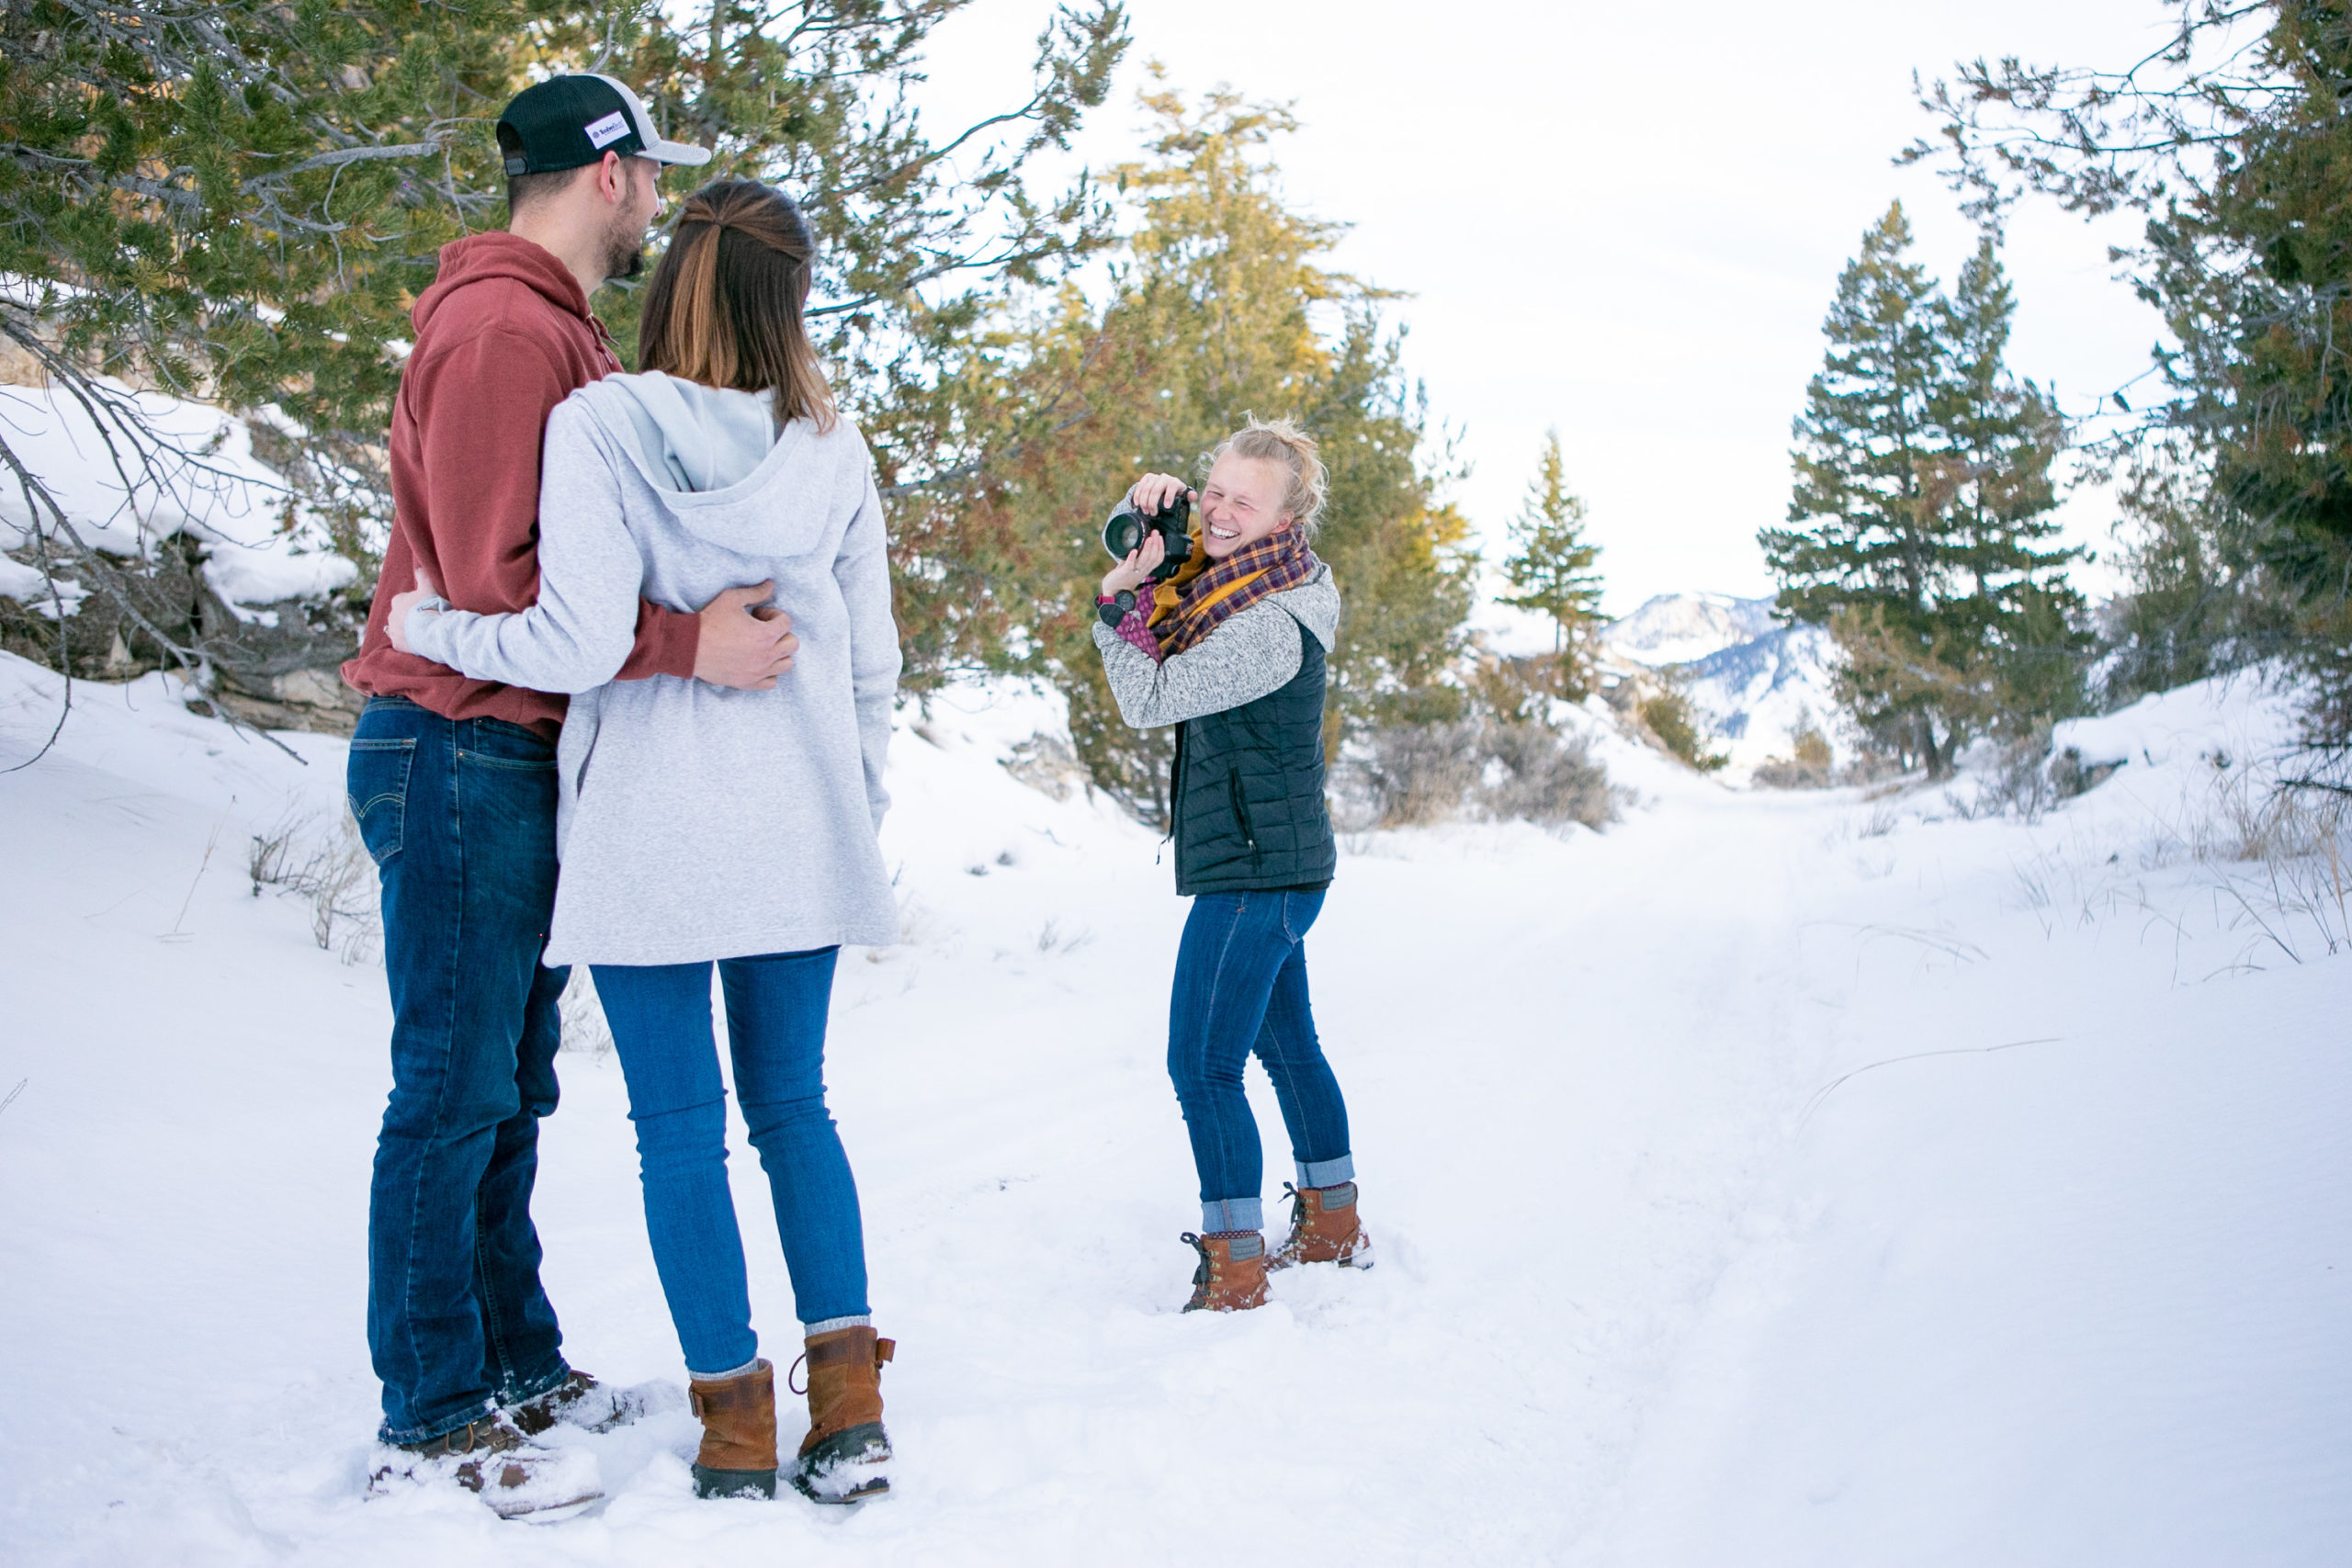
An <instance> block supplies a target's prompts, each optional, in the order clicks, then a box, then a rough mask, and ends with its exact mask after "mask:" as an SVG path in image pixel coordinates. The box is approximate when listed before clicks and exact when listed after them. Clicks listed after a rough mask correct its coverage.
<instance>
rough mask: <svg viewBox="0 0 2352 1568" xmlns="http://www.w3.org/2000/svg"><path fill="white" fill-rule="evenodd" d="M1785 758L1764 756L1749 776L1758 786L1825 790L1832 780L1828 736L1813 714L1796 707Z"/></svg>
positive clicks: (1833, 765) (1832, 754) (1832, 758)
mask: <svg viewBox="0 0 2352 1568" xmlns="http://www.w3.org/2000/svg"><path fill="white" fill-rule="evenodd" d="M1789 741H1790V746H1789V750H1790V751H1791V752H1792V753H1793V754H1792V756H1789V757H1767V758H1766V759H1765V760H1764V761H1761V762H1758V764H1757V765H1756V772H1755V773H1753V774H1752V775H1750V776H1751V779H1752V781H1753V782H1754V783H1755V784H1756V785H1757V787H1758V788H1759V789H1826V788H1828V787H1829V786H1830V785H1831V784H1834V783H1836V782H1837V781H1836V777H1835V773H1836V764H1837V761H1838V758H1837V753H1836V752H1835V751H1833V750H1830V746H1829V737H1827V736H1826V735H1824V734H1822V733H1821V727H1820V726H1818V725H1816V724H1815V723H1814V722H1813V716H1812V715H1811V714H1809V713H1805V712H1804V711H1803V710H1802V709H1800V710H1799V712H1798V716H1797V725H1796V728H1795V729H1793V730H1792V731H1791V732H1790V734H1789Z"/></svg>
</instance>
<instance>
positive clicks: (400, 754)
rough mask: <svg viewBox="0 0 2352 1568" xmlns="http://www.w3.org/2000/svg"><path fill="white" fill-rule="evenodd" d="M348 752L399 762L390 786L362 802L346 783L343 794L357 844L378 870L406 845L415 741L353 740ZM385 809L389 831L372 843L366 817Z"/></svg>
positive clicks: (414, 759) (376, 837)
mask: <svg viewBox="0 0 2352 1568" xmlns="http://www.w3.org/2000/svg"><path fill="white" fill-rule="evenodd" d="M351 749H352V750H354V751H356V752H360V753H363V754H367V755H372V756H379V757H384V758H387V759H390V758H397V759H398V761H397V763H396V764H395V766H396V768H397V771H398V778H397V781H396V782H395V783H394V784H393V787H391V788H390V789H379V790H378V791H376V792H375V793H374V794H373V795H369V796H368V798H367V799H366V800H361V799H360V798H359V797H358V796H357V795H354V794H353V793H352V792H351V789H350V787H349V784H347V783H346V784H345V789H344V794H343V799H344V805H345V807H346V808H347V809H348V810H349V811H350V813H351V819H352V821H353V823H354V824H355V825H356V826H357V828H358V829H359V841H360V843H361V844H362V845H363V846H364V847H365V848H366V849H367V851H368V859H370V860H372V861H374V862H375V863H376V864H377V865H378V867H379V868H380V867H383V866H386V865H389V864H390V863H391V861H392V858H393V857H394V856H395V855H398V854H399V853H400V852H401V850H402V849H404V848H405V847H406V846H407V842H408V788H409V774H410V773H411V771H412V769H413V766H414V764H415V761H416V741H415V740H414V739H397V740H354V741H352V743H351ZM384 810H389V811H390V813H391V819H390V820H391V826H390V830H389V831H384V832H379V833H378V834H377V835H375V839H374V840H373V841H371V840H370V837H369V834H368V818H370V817H371V816H374V815H375V814H376V813H378V812H379V811H384Z"/></svg>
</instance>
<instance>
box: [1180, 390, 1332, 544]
mask: <svg viewBox="0 0 2352 1568" xmlns="http://www.w3.org/2000/svg"><path fill="white" fill-rule="evenodd" d="M1241 417H1242V419H1243V421H1244V422H1245V423H1243V424H1242V426H1241V428H1240V429H1238V430H1237V431H1235V432H1234V433H1233V434H1230V435H1228V436H1227V437H1226V438H1225V439H1224V440H1222V441H1220V442H1218V443H1217V444H1216V448H1215V449H1214V450H1213V451H1211V452H1210V453H1209V455H1208V458H1207V460H1206V462H1204V464H1203V466H1202V467H1203V470H1204V472H1205V471H1206V470H1207V469H1208V468H1215V467H1216V460H1217V459H1218V458H1219V457H1224V456H1225V455H1226V454H1227V453H1228V452H1229V453H1231V454H1232V455H1233V456H1235V457H1257V458H1261V459H1263V460H1265V461H1267V462H1273V463H1280V464H1281V465H1282V466H1283V468H1287V469H1288V470H1289V471H1290V488H1289V489H1288V490H1287V491H1284V492H1283V511H1284V512H1285V513H1289V514H1290V518H1291V521H1292V522H1294V523H1295V524H1296V525H1298V527H1299V529H1300V530H1301V531H1302V532H1304V533H1305V534H1306V536H1307V537H1308V538H1310V539H1311V538H1313V537H1314V536H1315V531H1316V529H1317V527H1318V526H1320V525H1321V523H1322V519H1323V502H1325V500H1326V499H1328V498H1329V495H1330V491H1331V475H1330V471H1329V469H1327V468H1324V467H1323V459H1322V458H1320V457H1317V456H1316V455H1315V437H1313V436H1312V435H1309V434H1306V431H1304V430H1301V429H1300V428H1299V427H1298V424H1297V423H1296V422H1295V421H1293V420H1287V419H1260V418H1259V417H1258V416H1257V415H1256V414H1254V413H1245V414H1243V415H1242V416H1241Z"/></svg>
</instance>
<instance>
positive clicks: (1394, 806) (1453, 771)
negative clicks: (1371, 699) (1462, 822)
mask: <svg viewBox="0 0 2352 1568" xmlns="http://www.w3.org/2000/svg"><path fill="white" fill-rule="evenodd" d="M1480 728H1482V726H1480V725H1479V724H1478V723H1477V721H1476V720H1474V719H1465V720H1464V721H1463V722H1461V723H1459V724H1392V725H1389V726H1387V727H1385V728H1381V729H1375V730H1374V731H1373V732H1372V734H1371V735H1370V736H1368V737H1366V738H1365V739H1364V740H1363V743H1362V746H1361V749H1360V753H1359V755H1358V756H1357V757H1356V758H1355V760H1354V765H1353V767H1352V768H1351V770H1350V773H1351V775H1352V778H1351V782H1352V783H1353V784H1355V785H1356V786H1357V793H1359V794H1361V795H1363V797H1364V799H1365V802H1366V804H1367V805H1368V807H1369V808H1370V811H1369V815H1370V818H1371V823H1370V825H1373V826H1377V827H1382V828H1409V827H1415V826H1419V825H1420V824H1422V823H1428V822H1442V821H1444V820H1445V819H1446V818H1450V817H1453V815H1455V814H1456V813H1457V812H1459V811H1460V810H1461V809H1462V798H1463V796H1464V795H1466V794H1467V793H1469V790H1470V786H1471V785H1473V784H1476V783H1477V782H1478V773H1479V758H1478V732H1479V730H1480Z"/></svg>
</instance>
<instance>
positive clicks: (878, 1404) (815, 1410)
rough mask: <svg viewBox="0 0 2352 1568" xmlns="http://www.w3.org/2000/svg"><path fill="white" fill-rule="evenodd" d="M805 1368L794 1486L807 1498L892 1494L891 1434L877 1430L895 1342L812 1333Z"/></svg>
mask: <svg viewBox="0 0 2352 1568" xmlns="http://www.w3.org/2000/svg"><path fill="white" fill-rule="evenodd" d="M808 1346H809V1348H808V1351H807V1352H806V1353H805V1354H804V1355H803V1356H802V1358H801V1359H803V1360H805V1361H806V1362H808V1364H809V1388H808V1393H809V1435H808V1436H807V1437H805V1438H801V1439H800V1457H799V1459H798V1460H797V1461H795V1462H794V1465H793V1470H792V1483H793V1484H794V1485H795V1486H797V1487H798V1488H800V1490H801V1492H802V1493H803V1494H805V1495H807V1496H808V1497H809V1500H810V1501H812V1502H818V1503H855V1502H858V1501H860V1500H862V1499H864V1498H867V1497H874V1496H878V1495H881V1494H882V1493H885V1492H888V1490H890V1476H889V1472H888V1469H887V1467H888V1464H889V1462H890V1435H889V1434H888V1432H885V1431H884V1430H883V1429H882V1363H883V1362H885V1361H887V1360H888V1359H890V1358H891V1356H892V1355H893V1354H894V1353H895V1352H896V1351H897V1349H898V1344H897V1342H896V1341H894V1340H889V1339H883V1338H879V1337H876V1335H875V1332H874V1330H873V1329H871V1328H867V1327H863V1326H861V1327H856V1328H836V1329H833V1330H832V1331H831V1332H830V1333H826V1334H812V1335H810V1336H809V1339H808Z"/></svg>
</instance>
